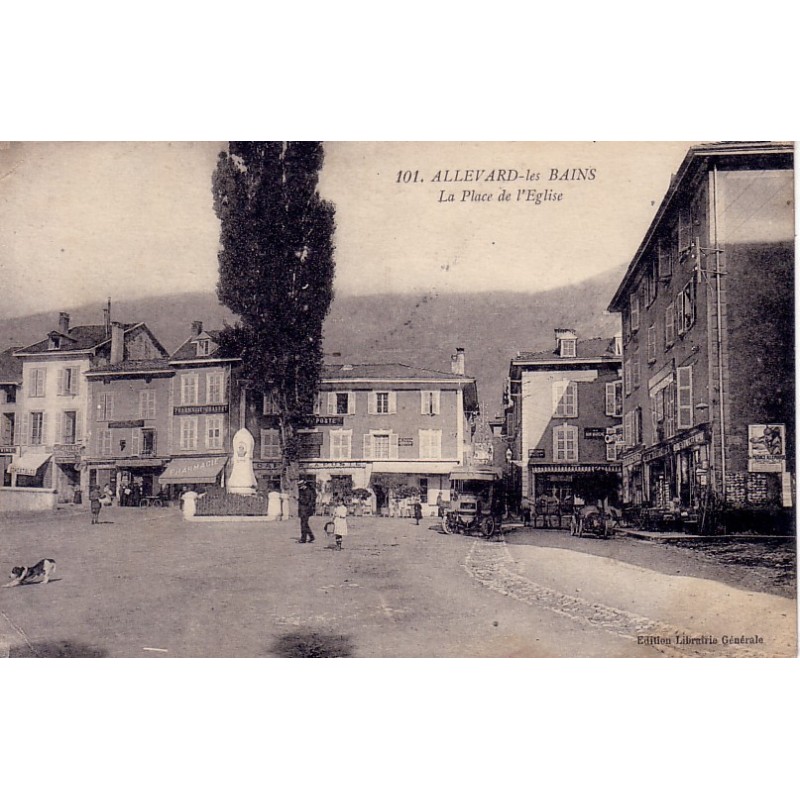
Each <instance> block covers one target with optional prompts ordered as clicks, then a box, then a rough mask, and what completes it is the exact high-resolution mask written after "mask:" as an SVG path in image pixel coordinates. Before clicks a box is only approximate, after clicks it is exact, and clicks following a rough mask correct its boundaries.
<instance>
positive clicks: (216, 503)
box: [195, 490, 267, 517]
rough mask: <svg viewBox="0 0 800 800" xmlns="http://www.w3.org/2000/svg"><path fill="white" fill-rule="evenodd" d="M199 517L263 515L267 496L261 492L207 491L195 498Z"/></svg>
mask: <svg viewBox="0 0 800 800" xmlns="http://www.w3.org/2000/svg"><path fill="white" fill-rule="evenodd" d="M195 514H196V516H199V517H265V516H266V515H267V497H266V495H263V494H255V495H244V494H228V493H227V492H226V491H224V490H217V491H213V490H212V491H209V492H208V493H206V494H205V495H203V496H202V497H198V498H197V510H196V512H195Z"/></svg>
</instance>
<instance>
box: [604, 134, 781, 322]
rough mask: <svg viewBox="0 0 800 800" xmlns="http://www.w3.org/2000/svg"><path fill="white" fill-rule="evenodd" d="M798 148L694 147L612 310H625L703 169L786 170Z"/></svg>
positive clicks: (749, 145)
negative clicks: (644, 264) (643, 263)
mask: <svg viewBox="0 0 800 800" xmlns="http://www.w3.org/2000/svg"><path fill="white" fill-rule="evenodd" d="M793 154H794V145H793V144H792V143H791V142H718V143H715V144H700V145H695V146H694V147H690V148H689V150H688V151H687V153H686V156H685V158H684V159H683V162H682V163H681V165H680V167H679V168H678V171H677V173H676V174H675V175H674V176H673V177H672V180H671V181H670V185H669V188H668V189H667V192H666V194H665V195H664V198H663V199H662V201H661V205H660V206H659V207H658V211H657V212H656V215H655V217H653V221H652V222H651V223H650V227H649V228H648V229H647V233H646V234H645V236H644V239H642V243H641V244H640V245H639V249H638V250H637V251H636V254H635V255H634V257H633V259H632V260H631V263H630V265H629V266H628V269H627V270H626V272H625V276H624V277H623V278H622V281H621V282H620V285H619V287H618V288H617V291H616V292H615V293H614V297H613V298H612V300H611V302H610V303H609V305H608V310H609V311H615V312H619V311H622V309H623V306H624V305H625V300H626V298H627V292H628V289H629V287H630V286H631V284H632V283H633V279H634V277H635V275H636V273H637V272H638V268H639V262H640V260H641V258H642V256H643V255H644V253H645V251H647V250H648V248H649V247H650V245H651V243H652V241H653V239H654V236H655V234H656V232H657V231H658V230H659V229H660V227H661V223H662V222H663V220H664V218H665V217H666V216H667V214H668V213H669V212H670V211H671V210H672V208H673V206H674V205H675V203H676V198H677V197H678V196H679V195H680V193H681V192H682V190H683V189H684V187H686V186H688V185H690V183H691V181H692V178H694V176H695V175H697V174H698V172H700V170H703V169H706V170H707V169H710V168H711V167H712V166H720V167H722V168H723V169H731V168H733V169H735V168H739V169H741V168H743V167H752V168H753V169H765V168H767V166H772V167H774V166H775V162H779V163H781V162H785V166H786V168H791V166H792V163H793Z"/></svg>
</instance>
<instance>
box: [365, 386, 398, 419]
mask: <svg viewBox="0 0 800 800" xmlns="http://www.w3.org/2000/svg"><path fill="white" fill-rule="evenodd" d="M368 404H369V409H368V412H369V413H370V414H396V413H397V395H396V394H395V393H394V392H389V391H386V392H370V393H369V397H368Z"/></svg>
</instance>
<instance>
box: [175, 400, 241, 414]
mask: <svg viewBox="0 0 800 800" xmlns="http://www.w3.org/2000/svg"><path fill="white" fill-rule="evenodd" d="M227 412H228V404H227V403H211V404H207V405H201V406H175V408H173V409H172V413H173V414H174V415H175V416H176V417H182V416H184V415H187V414H227Z"/></svg>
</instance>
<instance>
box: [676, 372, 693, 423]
mask: <svg viewBox="0 0 800 800" xmlns="http://www.w3.org/2000/svg"><path fill="white" fill-rule="evenodd" d="M677 377H678V380H677V384H678V398H677V400H678V403H677V405H678V427H679V428H691V427H692V425H693V424H694V405H693V400H692V368H691V367H678V369H677Z"/></svg>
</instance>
